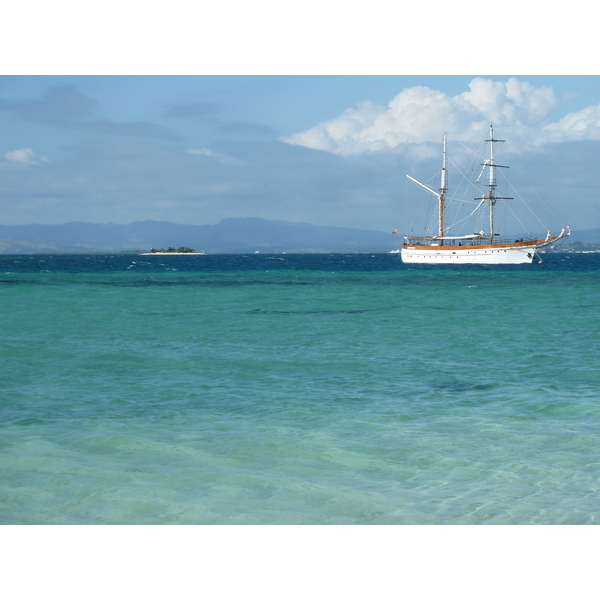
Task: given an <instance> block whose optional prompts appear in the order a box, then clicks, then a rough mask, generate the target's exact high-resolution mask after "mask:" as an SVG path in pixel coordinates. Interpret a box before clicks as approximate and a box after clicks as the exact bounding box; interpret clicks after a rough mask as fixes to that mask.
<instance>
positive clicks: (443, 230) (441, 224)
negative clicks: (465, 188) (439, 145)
mask: <svg viewBox="0 0 600 600" xmlns="http://www.w3.org/2000/svg"><path fill="white" fill-rule="evenodd" d="M447 190H448V168H447V161H446V132H445V131H444V152H443V157H442V178H441V181H440V195H439V233H438V235H439V236H440V245H442V246H443V245H444V236H445V235H446V228H445V216H444V212H445V209H446V206H445V200H446V191H447Z"/></svg>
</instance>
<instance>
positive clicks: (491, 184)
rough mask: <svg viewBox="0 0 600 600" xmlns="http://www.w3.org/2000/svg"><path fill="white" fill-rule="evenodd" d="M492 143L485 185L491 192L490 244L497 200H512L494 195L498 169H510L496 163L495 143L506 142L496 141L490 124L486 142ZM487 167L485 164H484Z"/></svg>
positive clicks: (489, 196)
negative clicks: (488, 136)
mask: <svg viewBox="0 0 600 600" xmlns="http://www.w3.org/2000/svg"><path fill="white" fill-rule="evenodd" d="M485 141H486V142H489V143H490V158H489V161H488V163H487V166H488V167H489V171H488V182H487V183H486V184H485V185H486V186H487V187H488V188H489V192H488V194H487V199H488V204H489V211H490V244H493V243H494V205H495V204H496V200H510V198H500V197H498V196H495V195H494V190H495V189H496V167H501V168H503V169H508V167H504V166H503V165H497V164H496V163H495V162H494V143H495V142H503V141H504V140H495V139H494V128H493V127H492V125H491V123H490V139H489V140H485ZM484 166H485V163H484Z"/></svg>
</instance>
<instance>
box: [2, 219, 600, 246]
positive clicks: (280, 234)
mask: <svg viewBox="0 0 600 600" xmlns="http://www.w3.org/2000/svg"><path fill="white" fill-rule="evenodd" d="M401 242H402V238H401V236H400V235H392V234H391V231H390V232H381V231H367V230H363V229H349V228H345V227H321V226H318V225H308V224H306V223H290V222H287V221H269V220H266V219H224V220H222V221H221V222H220V223H218V224H217V225H181V224H176V223H168V222H163V221H136V222H134V223H130V224H129V225H115V224H113V223H108V224H99V223H79V222H73V223H65V224H63V225H0V253H1V254H44V253H54V252H84V253H86V252H133V253H139V252H149V251H150V249H151V248H158V249H160V248H168V247H170V246H171V247H175V248H179V247H180V246H189V247H190V248H194V249H195V250H197V251H204V252H208V253H209V254H238V253H248V252H257V251H258V252H264V253H269V252H272V253H279V252H290V253H293V252H306V253H307V252H389V251H390V250H394V249H397V248H399V247H400V244H401ZM574 242H581V243H584V244H599V243H600V229H588V230H585V231H578V232H573V234H572V235H571V238H570V239H569V243H570V244H571V243H574Z"/></svg>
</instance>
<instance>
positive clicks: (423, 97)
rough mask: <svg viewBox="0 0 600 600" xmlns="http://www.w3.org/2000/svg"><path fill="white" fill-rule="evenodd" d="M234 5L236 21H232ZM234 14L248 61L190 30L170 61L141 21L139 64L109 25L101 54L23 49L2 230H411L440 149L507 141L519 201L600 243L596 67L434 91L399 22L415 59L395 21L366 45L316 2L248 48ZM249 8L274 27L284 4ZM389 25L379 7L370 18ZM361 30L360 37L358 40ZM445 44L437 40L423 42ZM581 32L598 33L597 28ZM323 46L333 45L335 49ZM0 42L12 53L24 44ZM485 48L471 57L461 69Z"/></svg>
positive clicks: (200, 24) (515, 62)
mask: <svg viewBox="0 0 600 600" xmlns="http://www.w3.org/2000/svg"><path fill="white" fill-rule="evenodd" d="M58 4H59V7H60V6H63V5H65V6H66V4H68V3H63V2H59V3H58ZM108 4H109V5H110V6H111V7H112V2H109V3H108ZM132 4H133V3H132ZM175 4H179V2H175ZM467 4H468V5H470V6H472V8H473V9H475V8H476V7H477V4H476V3H472V4H471V3H467ZM512 4H513V3H512V2H509V5H512ZM123 5H124V6H129V5H130V3H127V2H126V3H124V4H123ZM308 5H310V7H311V8H314V6H313V3H311V2H309V3H308ZM515 5H516V4H515ZM575 5H577V2H576V3H575ZM44 6H45V5H44ZM234 6H235V7H236V8H237V9H238V11H237V13H236V14H237V17H238V18H237V19H235V20H232V18H231V17H226V15H227V11H228V10H230V9H232V7H234ZM240 6H242V7H245V6H246V5H240V4H235V3H231V2H225V7H224V8H221V9H220V12H218V13H215V12H214V11H215V10H216V9H210V10H211V11H213V12H212V13H211V15H212V17H214V18H217V17H218V19H217V20H220V21H223V20H224V19H226V18H229V20H230V22H232V23H233V25H232V26H233V29H234V32H235V34H236V36H237V39H236V46H235V48H236V52H235V53H232V52H231V45H230V46H229V48H228V50H227V51H226V47H225V44H224V43H222V42H221V39H220V37H219V36H218V35H216V34H214V32H213V33H212V34H210V35H209V29H210V27H209V25H208V24H207V19H205V18H203V19H195V20H194V19H192V24H191V25H187V24H186V23H184V21H182V20H179V21H178V22H177V26H178V28H177V30H176V31H175V32H173V31H171V32H170V34H169V35H168V36H166V39H167V40H168V43H169V46H170V47H169V48H168V51H167V50H166V49H165V48H166V47H165V46H162V45H158V47H157V42H156V40H157V37H156V36H155V35H150V33H149V31H150V30H152V26H153V27H157V26H158V25H159V24H160V25H161V27H162V28H163V29H167V27H166V25H167V24H168V23H169V19H168V18H167V20H166V23H163V22H162V21H161V20H160V19H161V16H160V14H158V13H156V14H150V15H148V14H144V15H143V16H142V17H141V21H140V17H137V24H138V30H139V31H140V32H141V34H142V35H141V37H142V41H141V43H140V44H139V45H138V44H137V42H136V41H135V40H136V37H135V36H132V37H129V34H128V35H124V34H123V32H124V31H125V29H124V28H125V25H123V26H122V28H121V25H119V24H117V25H115V23H114V21H110V19H109V17H107V16H98V15H95V14H93V15H92V16H90V15H89V14H87V15H85V18H86V19H87V21H86V22H89V20H90V19H99V21H100V25H101V26H102V25H109V26H110V27H111V28H112V31H113V32H114V31H117V33H120V35H119V36H118V37H117V38H109V37H108V36H103V37H102V40H103V44H102V45H99V44H98V43H97V40H98V39H99V38H98V33H97V32H96V33H94V31H97V30H92V29H86V30H85V31H84V30H82V29H77V30H74V29H73V28H69V27H66V28H63V29H62V34H60V35H59V36H58V37H57V36H56V35H54V36H53V38H52V39H53V43H52V44H44V43H42V44H40V45H39V46H37V47H33V48H31V47H30V46H29V44H23V40H22V38H20V37H19V32H18V31H17V32H15V33H14V34H13V35H14V39H15V40H16V39H18V40H19V42H20V44H21V45H20V48H21V50H22V52H21V53H20V54H22V55H23V56H22V57H21V62H20V63H19V62H17V63H16V65H14V66H13V65H12V64H10V65H9V63H8V62H7V61H4V67H5V68H4V70H1V71H0V132H1V134H0V207H1V210H0V223H2V224H6V225H17V224H29V223H41V224H57V223H65V222H71V221H84V222H93V223H111V222H112V223H119V224H123V223H131V222H133V221H143V220H147V219H153V220H159V221H170V222H175V223H188V224H194V225H204V224H215V223H218V222H219V221H220V220H222V219H226V218H237V217H260V218H264V219H271V220H285V221H293V222H304V223H311V224H314V225H329V226H339V227H355V228H361V229H371V230H377V231H388V230H389V231H391V230H393V229H398V230H403V229H406V228H407V226H408V224H409V222H410V221H411V220H412V218H413V213H414V211H415V210H416V207H415V206H414V205H413V204H412V203H413V202H414V198H413V196H412V191H411V190H410V187H409V185H410V181H409V180H407V178H406V174H409V175H411V176H413V177H415V178H417V179H419V180H421V181H426V180H429V179H430V177H431V176H432V175H434V174H435V172H436V170H437V168H438V162H439V149H440V144H441V139H442V135H443V133H444V132H448V136H449V138H450V139H451V141H452V143H453V144H454V147H453V149H452V152H455V154H454V157H455V159H456V160H457V164H458V165H460V164H461V157H462V158H463V159H464V155H463V146H465V147H467V146H468V147H473V148H478V147H479V145H480V142H481V140H484V139H487V136H488V129H489V125H490V123H493V125H494V131H495V134H496V137H499V138H501V139H505V140H506V143H505V144H502V145H501V148H497V150H496V151H497V153H498V154H499V158H498V159H499V161H500V162H502V161H504V164H509V165H510V166H511V171H510V175H511V177H512V176H514V181H513V180H511V182H512V183H513V184H514V185H517V186H518V185H521V186H523V187H524V188H525V191H526V192H527V193H528V194H530V195H531V196H532V197H533V198H534V199H535V201H536V202H538V201H539V198H541V200H542V203H543V207H544V211H545V213H546V214H544V215H543V216H542V218H543V219H544V225H545V226H547V227H548V228H550V229H553V230H554V229H556V228H557V227H559V226H564V225H566V224H567V223H569V224H570V225H571V227H572V228H573V229H575V228H578V229H584V228H585V229H587V228H593V227H600V211H599V210H598V201H597V189H598V181H597V176H596V170H597V167H596V163H597V157H598V155H599V153H600V77H599V76H598V75H597V74H595V73H594V72H593V67H592V69H591V70H589V71H588V72H585V69H584V70H582V71H579V73H578V74H568V75H564V74H561V75H556V74H554V71H553V69H556V68H560V67H561V66H562V65H563V62H562V55H561V54H555V55H553V57H551V65H552V66H551V67H550V68H549V67H548V66H547V62H546V63H543V62H536V61H535V54H534V55H533V57H532V53H531V50H529V51H528V52H527V54H521V53H520V50H521V49H522V48H526V47H528V48H531V46H530V45H528V46H525V45H522V46H518V47H517V52H516V53H515V54H514V55H513V56H512V57H511V58H510V60H508V61H507V62H506V63H505V64H506V65H507V67H506V68H508V69H511V68H512V70H508V71H505V70H504V69H502V70H501V71H496V72H501V73H502V74H499V75H486V74H482V73H485V72H492V73H493V72H494V70H495V69H499V68H500V67H499V64H498V63H495V62H493V61H490V60H489V56H490V54H488V60H486V59H485V52H484V56H483V60H472V61H467V63H466V64H465V63H464V61H463V62H462V63H461V67H460V68H458V69H457V70H455V71H452V73H453V74H442V75H440V74H439V73H443V69H439V70H438V69H437V68H435V67H434V66H433V65H435V64H437V63H436V61H435V60H432V59H428V60H426V61H425V62H419V61H414V62H413V61H412V58H411V60H408V57H409V56H410V55H409V54H408V50H410V49H412V48H413V47H414V46H416V44H417V42H416V41H415V37H414V36H413V35H412V34H411V35H409V34H408V33H407V31H408V29H410V28H409V26H408V25H407V24H406V21H404V22H403V24H402V26H400V30H401V31H403V36H402V40H403V41H401V40H399V39H393V38H392V39H390V38H389V36H387V35H386V33H387V32H389V31H391V30H390V27H393V24H392V25H389V24H387V21H386V19H384V18H383V15H380V16H379V17H377V19H378V23H379V29H378V32H379V31H381V32H382V35H381V36H380V35H379V33H378V32H375V33H373V31H370V32H367V30H368V28H367V27H364V25H366V23H365V24H363V23H362V21H363V17H362V16H361V15H360V14H354V15H353V16H351V17H348V16H343V14H342V13H340V11H339V6H340V5H337V4H336V5H335V6H337V9H336V8H335V6H334V4H332V5H331V6H330V5H329V4H328V3H323V6H327V10H322V11H321V18H320V19H319V20H311V19H310V18H308V17H306V16H303V17H298V19H297V20H298V21H299V23H298V27H299V30H300V33H297V30H294V29H292V28H291V24H292V21H294V20H296V16H295V15H290V14H283V13H281V14H277V15H275V17H276V18H277V19H278V23H279V27H273V26H272V25H268V26H264V27H263V28H262V29H260V28H259V29H256V30H255V29H248V28H244V27H243V24H244V19H245V18H250V15H249V13H248V9H247V8H242V9H241V13H240V8H239V7H240ZM254 6H255V7H258V9H259V13H260V14H263V15H264V14H265V12H264V11H266V10H267V9H270V10H271V11H272V10H273V7H275V6H279V5H276V4H273V3H268V2H258V3H257V4H256V5H254ZM384 6H387V5H385V3H381V2H379V1H376V2H374V4H373V5H372V11H373V14H375V15H377V14H378V13H377V9H381V8H382V7H384ZM261 9H263V11H262V12H261ZM12 10H14V9H12ZM41 10H42V11H45V12H43V14H42V15H41V16H40V25H38V28H37V29H36V30H34V31H33V34H34V35H35V34H37V36H38V37H41V36H42V32H43V35H44V36H48V35H49V34H48V32H46V31H45V29H42V25H41V24H42V23H43V20H44V18H46V17H48V18H49V17H50V12H49V11H48V9H45V8H42V9H41ZM132 10H133V9H132ZM336 11H337V12H336ZM59 12H60V11H59ZM312 14H314V13H312ZM24 15H26V10H25V9H24V8H23V9H21V13H20V16H22V17H23V16H24ZM59 16H60V15H59ZM204 16H206V15H204ZM334 17H335V20H333V19H334ZM82 18H83V17H82ZM365 18H366V17H365ZM563 18H564V17H563ZM556 19H557V20H560V19H559V17H558V16H557V17H556ZM234 21H235V22H234ZM367 21H368V19H367ZM129 22H131V21H129ZM282 23H283V24H285V27H284V28H282V27H281V24H282ZM348 23H351V24H352V25H354V26H355V27H356V26H357V24H362V25H363V28H364V31H365V32H367V33H365V32H363V34H362V35H361V36H359V37H358V38H357V37H356V35H357V32H356V30H354V33H353V34H352V35H350V34H349V33H348V32H347V30H348V28H347V27H343V25H344V24H346V25H348ZM506 23H507V21H501V23H500V25H501V26H502V27H504V28H506ZM336 26H337V27H338V28H339V31H338V33H339V35H338V37H336V35H335V33H336ZM442 26H443V23H437V24H436V23H435V22H434V23H433V24H432V25H430V26H429V31H428V34H427V36H428V37H429V36H431V35H435V32H436V30H437V29H439V28H440V27H442ZM579 26H580V29H581V27H583V32H584V33H585V27H586V25H585V23H580V24H579ZM478 27H479V28H480V26H478ZM58 31H59V33H60V31H61V30H60V29H59V30H58ZM311 31H312V33H315V32H317V33H321V34H323V33H324V32H326V33H327V37H326V41H327V45H326V44H325V40H324V37H323V35H321V36H320V37H318V38H316V40H315V39H313V38H311V37H310V36H309V35H308V33H309V32H311ZM482 31H485V29H484V30H482ZM522 31H524V26H523V25H519V26H518V27H517V32H516V33H520V32H522ZM192 32H193V34H194V37H193V38H192V36H191V34H192ZM88 33H89V37H90V38H91V39H90V40H88V42H87V43H88V45H87V46H86V45H85V44H83V42H82V38H83V37H85V35H87V34H88ZM84 34H85V35H84ZM206 38H208V41H207V40H206ZM284 38H290V39H284ZM338 38H339V39H341V40H342V42H343V43H341V44H338V42H337V40H338ZM380 38H383V41H380ZM57 39H58V41H57ZM109 39H110V40H111V43H110V44H107V41H108V40H109ZM115 39H116V40H117V41H116V42H115V41H114V40H115ZM228 39H229V40H231V39H232V38H231V37H228ZM418 39H419V43H421V40H420V38H418ZM300 40H301V41H302V46H299V42H300ZM350 40H353V43H350ZM357 40H358V41H357ZM46 41H47V40H46ZM526 41H527V43H528V44H531V38H529V39H528V40H526ZM42 42H43V40H42ZM73 42H77V44H79V45H78V46H77V48H75V46H74V45H73ZM151 42H153V43H151ZM2 43H3V45H4V47H3V48H0V50H2V49H4V50H6V49H7V48H8V46H10V43H11V40H10V39H9V40H8V41H3V42H2ZM275 43H276V44H277V45H276V46H275ZM472 44H473V40H472V39H471V40H469V39H465V40H463V41H462V42H461V45H460V48H458V50H459V51H461V50H464V48H466V47H468V48H472ZM523 44H524V42H523ZM80 47H81V48H83V50H80ZM98 47H100V48H101V49H102V51H101V52H99V51H98ZM90 48H94V51H93V52H90V50H89V49H90ZM138 48H140V49H142V50H143V52H140V53H136V52H135V50H136V49H138ZM149 48H151V49H152V50H151V51H150V50H149ZM190 48H194V49H195V52H194V53H191V52H190V51H189V50H190ZM290 48H292V50H290ZM298 48H301V51H300V50H299V49H298ZM390 48H395V49H396V51H397V53H396V54H394V55H392V54H390V52H389V49H390ZM452 48H453V49H450V50H449V51H448V52H447V54H446V55H444V59H445V60H444V64H446V63H447V62H448V60H449V59H451V58H452V52H455V51H457V49H456V44H454V45H453V47H452ZM553 48H554V46H553ZM182 49H185V50H187V52H186V53H183V52H178V51H181V50H182ZM367 49H368V51H367ZM382 49H387V50H388V52H386V53H382V52H381V50H382ZM75 50H77V51H75ZM125 50H127V51H125ZM209 50H210V55H211V57H212V60H211V61H210V66H208V63H207V60H206V54H207V53H208V51H209ZM486 52H487V50H486ZM563 53H564V50H563ZM105 54H107V55H108V57H109V58H108V61H107V62H103V61H104V60H105V58H106V57H105ZM140 54H142V55H143V56H145V59H139V55H140ZM339 54H344V55H345V59H344V60H338V58H339V56H338V55H339ZM373 54H375V56H376V58H375V59H374V58H373ZM46 55H47V56H46ZM136 55H137V57H138V58H136V59H134V60H132V59H131V56H136ZM300 55H301V56H300ZM163 56H164V57H166V58H163ZM182 56H185V59H183V58H181V57H182ZM266 56H268V57H269V59H266V58H265V57H266ZM332 56H335V57H337V58H336V59H335V60H332V59H331V57H332ZM82 57H83V59H82ZM273 57H276V58H273ZM282 57H284V58H289V60H283V61H282ZM307 57H308V58H307ZM180 58H181V60H180ZM88 59H89V60H88ZM552 59H553V60H554V62H552ZM336 61H337V62H336ZM366 64H368V65H369V66H370V67H371V69H372V68H373V66H374V65H381V67H382V68H381V69H377V68H376V69H375V70H374V71H373V70H371V71H369V69H368V68H365V65H366ZM179 65H181V66H179ZM465 69H466V70H465ZM481 69H489V70H484V71H482V70H481ZM523 69H528V70H526V71H525V72H524V71H523ZM527 72H531V73H537V74H534V75H528V74H527ZM565 72H567V71H565ZM452 177H453V175H452V173H451V179H450V183H451V184H452V181H453V179H452ZM521 193H523V192H521ZM526 224H527V225H529V224H528V223H526ZM533 226H534V227H535V225H533Z"/></svg>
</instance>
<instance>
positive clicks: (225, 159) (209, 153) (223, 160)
mask: <svg viewBox="0 0 600 600" xmlns="http://www.w3.org/2000/svg"><path fill="white" fill-rule="evenodd" d="M186 152H187V153H188V154H200V155H202V156H212V157H213V158H214V159H216V160H218V161H219V162H221V163H224V164H240V163H241V162H242V161H240V160H239V159H237V158H232V157H231V156H227V155H226V154H222V153H220V152H214V151H213V150H210V149H209V148H199V149H196V148H190V149H189V150H186Z"/></svg>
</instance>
